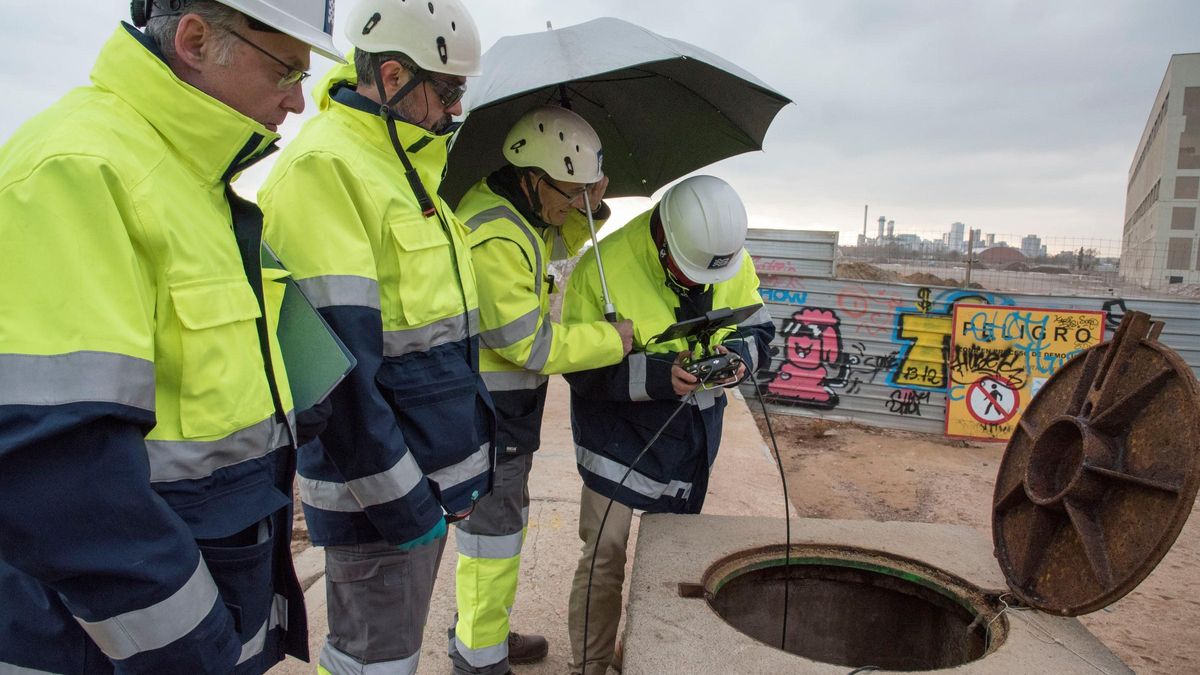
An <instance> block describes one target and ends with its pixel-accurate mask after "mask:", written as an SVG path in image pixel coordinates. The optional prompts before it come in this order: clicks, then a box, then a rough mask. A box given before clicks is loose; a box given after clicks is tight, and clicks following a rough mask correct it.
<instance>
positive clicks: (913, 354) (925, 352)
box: [895, 314, 952, 388]
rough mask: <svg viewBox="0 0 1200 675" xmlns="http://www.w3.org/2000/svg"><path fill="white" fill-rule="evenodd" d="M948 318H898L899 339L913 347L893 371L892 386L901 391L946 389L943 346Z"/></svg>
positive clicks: (913, 316)
mask: <svg viewBox="0 0 1200 675" xmlns="http://www.w3.org/2000/svg"><path fill="white" fill-rule="evenodd" d="M951 323H952V322H951V319H950V317H949V316H948V315H941V316H938V315H920V314H902V315H900V337H901V338H902V339H905V340H911V341H912V346H911V347H909V349H908V352H907V353H906V354H905V355H904V361H903V362H901V363H900V365H899V366H897V368H896V375H895V384H897V385H899V386H902V387H929V388H940V387H944V386H946V355H945V351H944V349H945V345H946V341H947V340H948V339H949V338H950V327H951Z"/></svg>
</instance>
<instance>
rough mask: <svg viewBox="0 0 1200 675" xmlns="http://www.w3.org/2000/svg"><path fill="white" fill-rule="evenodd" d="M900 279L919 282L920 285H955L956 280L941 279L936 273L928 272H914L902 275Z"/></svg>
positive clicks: (956, 283)
mask: <svg viewBox="0 0 1200 675" xmlns="http://www.w3.org/2000/svg"><path fill="white" fill-rule="evenodd" d="M900 280H901V281H903V282H905V283H909V284H919V285H921V286H957V285H958V281H956V280H954V279H943V278H941V277H939V276H938V275H936V274H930V273H928V272H915V273H913V274H909V275H906V276H903V277H900Z"/></svg>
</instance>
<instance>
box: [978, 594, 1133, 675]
mask: <svg viewBox="0 0 1200 675" xmlns="http://www.w3.org/2000/svg"><path fill="white" fill-rule="evenodd" d="M1005 597H1011V594H1009V593H1004V594H1003V595H1001V596H1000V597H999V598H998V600H999V601H1000V604H1002V605H1004V609H1002V610H1000V612H999V613H997V614H996V616H994V617H992V619H991V621H988V623H987V641H988V644H991V641H992V624H993V623H995V622H996V621H997V620H998V619H999V618H1000V617H1002V616H1004V615H1005V614H1008V615H1010V616H1012V617H1013V618H1018V619H1021V620H1022V621H1024V622H1025V623H1027V624H1029V625H1030V626H1031V627H1033V628H1036V629H1037V630H1038V631H1039V632H1041V634H1042V635H1044V636H1045V637H1046V638H1047V639H1042V638H1041V637H1038V636H1037V635H1034V636H1033V637H1034V639H1036V640H1038V641H1039V642H1041V643H1042V644H1047V645H1058V646H1059V647H1062V648H1063V649H1065V650H1067V651H1069V652H1071V653H1072V654H1074V655H1075V656H1076V657H1078V658H1079V660H1080V661H1083V662H1084V663H1086V664H1088V665H1089V666H1091V667H1092V668H1094V669H1096V671H1097V672H1100V673H1104V675H1111V674H1110V673H1109V672H1108V671H1107V670H1105V669H1103V668H1101V667H1100V666H1099V665H1097V664H1095V663H1093V662H1092V661H1091V660H1089V659H1088V658H1087V657H1086V656H1084V655H1083V654H1080V653H1079V652H1077V651H1075V650H1074V649H1071V646H1070V645H1068V644H1067V643H1065V642H1063V641H1062V640H1060V639H1058V638H1057V637H1056V636H1055V635H1054V633H1051V632H1050V630H1049V629H1047V628H1046V627H1045V626H1042V625H1041V624H1039V623H1038V622H1037V621H1034V619H1033V613H1032V612H1034V611H1036V610H1033V609H1032V608H1030V607H1013V606H1011V605H1009V604H1008V603H1007V602H1005V600H1004V598H1005Z"/></svg>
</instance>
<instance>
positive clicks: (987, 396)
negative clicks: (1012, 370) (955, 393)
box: [967, 376, 1021, 424]
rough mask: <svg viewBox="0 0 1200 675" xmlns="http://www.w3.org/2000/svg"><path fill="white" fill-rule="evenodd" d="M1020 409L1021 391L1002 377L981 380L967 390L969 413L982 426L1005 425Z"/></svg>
mask: <svg viewBox="0 0 1200 675" xmlns="http://www.w3.org/2000/svg"><path fill="white" fill-rule="evenodd" d="M1020 407H1021V392H1020V390H1018V389H1017V388H1016V387H1014V386H1013V385H1012V383H1011V382H1009V381H1008V380H1006V379H1004V378H1002V377H998V376H992V377H984V378H981V379H979V380H976V381H975V382H974V383H973V384H972V385H971V386H970V387H969V388H968V389H967V412H969V413H971V417H974V418H975V419H977V420H979V422H980V424H1004V423H1005V422H1007V421H1009V420H1011V419H1012V418H1013V417H1016V415H1017V411H1018V410H1020Z"/></svg>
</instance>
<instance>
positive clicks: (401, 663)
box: [317, 641, 421, 675]
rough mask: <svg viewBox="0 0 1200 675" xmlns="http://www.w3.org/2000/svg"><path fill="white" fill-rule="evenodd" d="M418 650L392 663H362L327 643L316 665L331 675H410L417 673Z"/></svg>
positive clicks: (419, 654)
mask: <svg viewBox="0 0 1200 675" xmlns="http://www.w3.org/2000/svg"><path fill="white" fill-rule="evenodd" d="M420 658H421V652H420V650H418V651H417V653H415V654H413V655H412V656H406V657H404V658H402V659H396V660H394V661H377V662H375V663H362V662H360V661H359V660H358V659H356V658H354V657H353V656H350V655H349V654H346V653H344V652H341V651H339V650H337V649H335V648H334V647H332V646H331V645H330V644H329V642H328V641H326V643H325V646H324V647H322V648H321V657H320V659H319V660H318V661H317V663H318V664H319V665H320V666H321V667H322V668H324V669H325V670H328V671H329V672H330V673H332V675H412V674H413V673H415V672H417V662H418V661H419V660H420Z"/></svg>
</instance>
